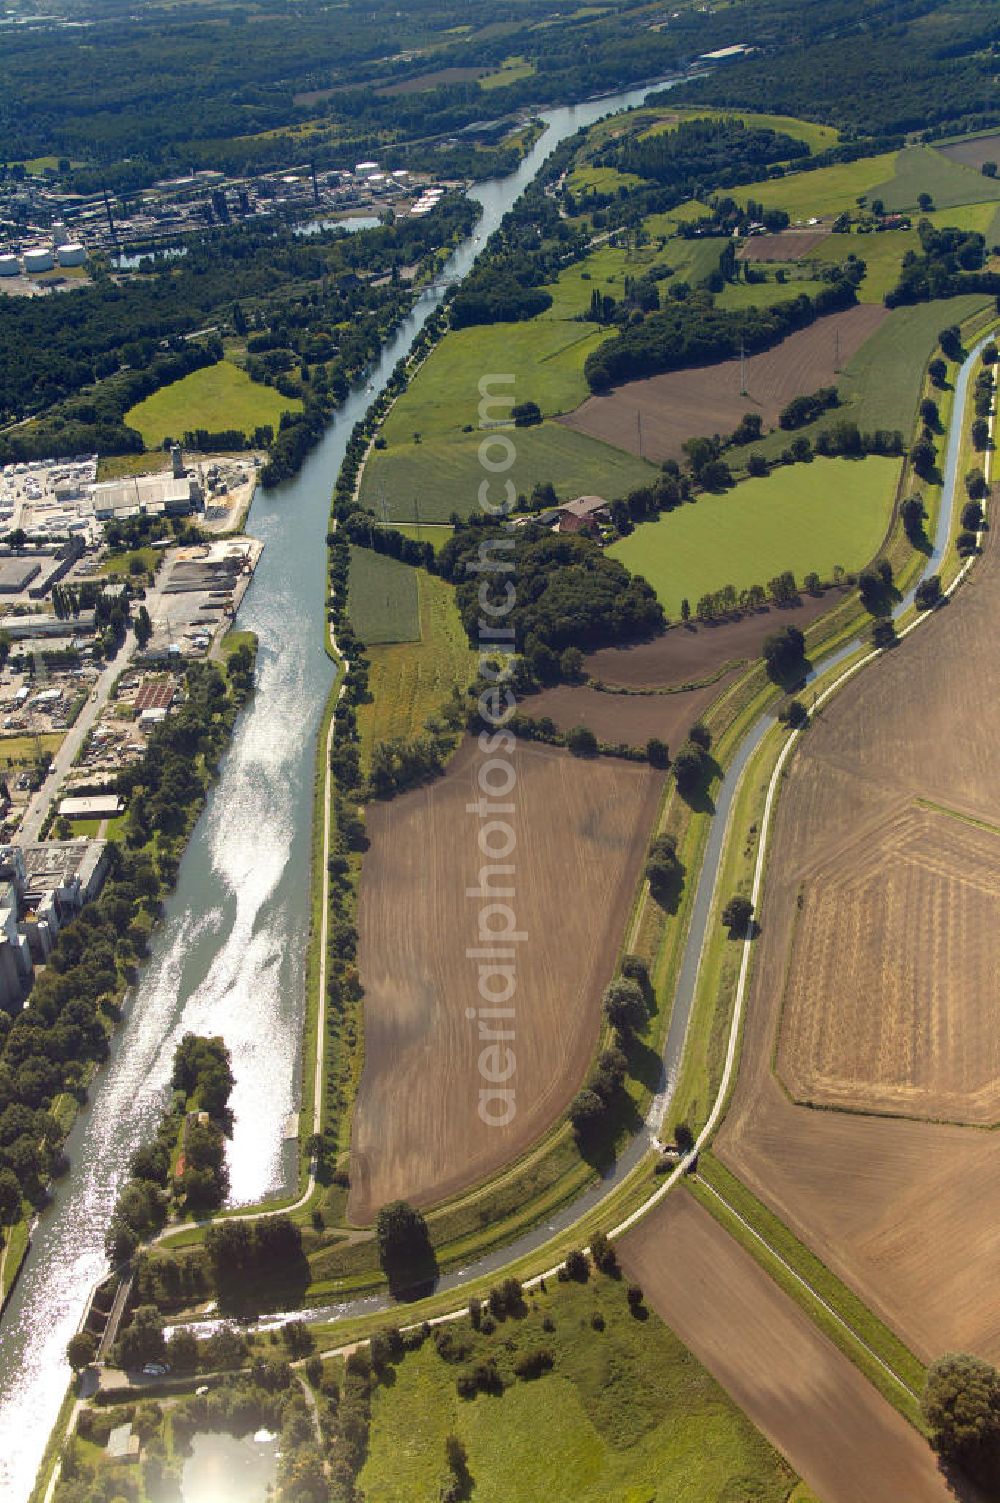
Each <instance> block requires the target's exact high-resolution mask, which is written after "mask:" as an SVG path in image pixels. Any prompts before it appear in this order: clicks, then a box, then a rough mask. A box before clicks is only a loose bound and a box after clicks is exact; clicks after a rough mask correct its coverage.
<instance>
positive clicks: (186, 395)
mask: <svg viewBox="0 0 1000 1503" xmlns="http://www.w3.org/2000/svg"><path fill="white" fill-rule="evenodd" d="M301 407H302V403H301V402H300V401H299V399H298V397H283V396H282V395H281V394H280V392H277V391H275V390H274V388H273V387H271V386H261V385H259V384H258V383H257V382H256V381H251V380H250V377H249V376H248V375H247V374H246V372H245V371H242V370H240V368H239V366H237V365H233V364H232V363H231V362H230V361H228V360H220V361H219V362H218V364H217V365H208V366H205V367H204V368H203V369H202V370H198V371H192V372H191V374H190V375H189V376H184V377H182V379H181V380H180V381H173V382H171V384H170V385H169V386H161V387H160V390H159V391H154V392H153V394H152V396H150V397H146V398H145V399H144V400H143V401H142V402H139V403H137V405H136V406H135V407H130V408H129V410H128V412H127V413H126V414H125V423H126V425H127V426H128V427H129V428H134V429H135V430H136V432H137V433H140V434H141V435H142V441H143V443H144V444H145V445H146V448H147V449H156V448H159V447H160V445H161V444H162V443H163V440H164V439H165V438H174V439H177V441H178V442H179V441H180V439H181V437H182V436H183V434H184V433H186V432H188V431H189V430H193V429H195V428H206V429H207V430H208V431H209V433H220V432H222V431H223V429H226V428H237V429H239V430H240V432H242V433H246V434H251V433H253V430H254V429H255V428H258V427H261V426H263V425H264V424H266V423H270V425H271V427H272V428H274V429H275V431H277V427H278V423H279V421H280V419H281V414H282V413H283V412H298V411H300V410H301Z"/></svg>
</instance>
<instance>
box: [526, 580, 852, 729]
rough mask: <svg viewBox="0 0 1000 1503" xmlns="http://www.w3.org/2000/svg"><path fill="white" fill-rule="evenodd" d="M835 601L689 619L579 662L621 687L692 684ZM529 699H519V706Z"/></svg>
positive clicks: (834, 596)
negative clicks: (713, 621) (722, 618)
mask: <svg viewBox="0 0 1000 1503" xmlns="http://www.w3.org/2000/svg"><path fill="white" fill-rule="evenodd" d="M840 599H841V595H840V592H839V591H837V590H827V591H826V593H825V594H823V595H803V596H802V601H801V604H799V605H791V606H788V607H784V606H781V607H779V606H771V607H769V608H768V609H767V610H764V611H755V612H754V613H753V614H752V615H749V616H742V617H740V619H739V620H736V621H720V622H719V623H718V624H717V625H714V626H713V625H711V624H709V623H701V622H689V623H688V625H687V626H674V627H671V628H670V630H669V631H666V632H664V633H663V635H662V636H659V637H653V638H652V639H651V640H650V641H648V642H639V643H637V644H636V646H634V647H602V648H600V650H599V651H597V652H591V653H588V654H587V657H586V659H585V663H584V666H585V668H586V670H587V672H588V674H589V675H590V677H591V678H594V679H600V680H601V681H602V683H605V684H617V685H619V686H621V687H622V688H626V689H649V688H655V687H669V686H670V685H671V684H688V683H697V682H698V681H699V679H702V678H706V677H707V676H708V675H709V674H712V673H715V672H717V671H718V669H720V668H722V667H723V666H724V665H725V664H726V663H735V662H739V661H741V660H744V659H747V658H755V657H759V656H760V652H761V648H762V647H763V645H764V638H765V637H766V636H768V635H770V633H771V632H773V631H778V630H779V629H780V628H781V627H782V626H798V627H800V628H801V630H803V631H804V630H805V629H806V627H807V626H808V625H809V623H810V622H812V621H815V620H816V618H817V617H818V616H821V615H822V614H823V612H824V611H829V610H832V609H833V607H834V606H835V605H836V604H838V602H839V601H840ZM534 702H536V701H532V700H525V705H526V706H527V705H530V704H532V703H534ZM525 713H530V711H528V710H526V711H525Z"/></svg>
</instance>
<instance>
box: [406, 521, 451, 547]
mask: <svg viewBox="0 0 1000 1503" xmlns="http://www.w3.org/2000/svg"><path fill="white" fill-rule="evenodd" d="M395 530H396V531H397V532H401V533H402V534H403V536H404V538H411V539H412V540H413V542H415V543H430V545H431V547H432V548H433V550H434V552H435V553H440V552H441V549H442V548H443V547H444V545H445V543H446V542H447V541H448V539H449V538H450V537H451V535H452V533H453V532H454V528H453V527H450V526H449V525H448V523H447V522H436V523H434V524H432V525H428V526H425V525H424V524H423V523H422V522H397V523H396V524H395Z"/></svg>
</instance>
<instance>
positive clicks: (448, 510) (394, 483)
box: [361, 391, 657, 523]
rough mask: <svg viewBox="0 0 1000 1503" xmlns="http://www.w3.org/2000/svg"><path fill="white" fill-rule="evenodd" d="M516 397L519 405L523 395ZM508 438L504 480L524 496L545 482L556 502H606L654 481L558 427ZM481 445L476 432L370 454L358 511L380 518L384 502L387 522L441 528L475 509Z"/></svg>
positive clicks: (618, 454) (629, 460)
mask: <svg viewBox="0 0 1000 1503" xmlns="http://www.w3.org/2000/svg"><path fill="white" fill-rule="evenodd" d="M519 395H521V394H520V393H519ZM523 396H524V398H525V399H527V398H528V396H529V392H528V391H525V392H524V393H523ZM633 421H634V420H633ZM511 438H512V441H513V443H514V445H515V447H516V449H517V459H516V461H515V463H514V465H513V467H512V468H511V470H510V471H509V475H510V478H511V479H512V480H513V482H514V485H515V486H516V488H517V490H518V492H521V493H524V494H525V495H527V494H528V493H529V492H530V491H531V489H532V487H533V486H534V485H535V484H536V482H540V481H545V480H551V481H552V484H553V485H554V486H555V488H556V492H557V494H558V495H559V496H560V498H561V499H562V500H567V501H568V500H572V499H573V498H574V497H575V496H589V495H599V496H605V497H607V498H608V499H609V500H612V499H614V498H615V497H616V496H625V495H627V494H628V492H629V491H631V490H635V489H636V488H637V487H638V486H640V485H649V484H650V483H651V481H652V480H654V479H655V477H656V474H657V471H656V469H655V468H654V466H653V465H651V464H647V463H646V462H645V461H644V460H642V459H638V458H636V457H635V456H634V455H632V454H628V453H626V452H624V451H623V450H621V449H616V448H612V447H611V445H609V444H606V443H601V442H600V441H599V440H597V439H594V438H590V437H588V436H587V435H586V434H584V433H574V432H573V431H571V430H570V429H569V428H566V427H563V426H562V425H561V424H559V423H548V422H547V423H542V424H541V425H539V426H538V427H534V428H517V429H514V430H512V432H511ZM481 442H482V434H481V433H479V432H476V433H468V434H465V433H460V434H457V435H456V436H455V437H454V438H436V439H433V440H431V441H428V442H423V443H420V444H396V445H393V446H392V447H391V448H388V449H385V450H383V451H381V452H380V453H379V452H376V453H374V454H373V455H372V456H371V459H370V461H369V463H368V464H367V465H366V466H365V472H364V479H363V481H362V484H361V502H362V505H364V506H369V507H371V508H373V509H374V510H376V511H377V512H379V514H381V505H382V500H383V497H384V499H385V503H386V510H387V512H388V515H389V519H390V520H392V521H394V522H395V521H400V522H417V521H418V520H419V521H420V522H421V523H426V522H447V521H448V519H449V518H450V517H451V514H452V512H458V514H459V515H460V516H468V515H469V513H470V512H472V511H475V510H476V509H477V508H478V505H479V501H478V496H479V486H480V484H481V483H482V480H483V478H484V471H483V467H482V465H481V463H480V460H479V445H480V443H481ZM493 494H494V495H502V494H503V491H502V490H497V491H494V492H493Z"/></svg>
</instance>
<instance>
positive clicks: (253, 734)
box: [0, 85, 661, 1503]
mask: <svg viewBox="0 0 1000 1503" xmlns="http://www.w3.org/2000/svg"><path fill="white" fill-rule="evenodd" d="M655 87H661V85H658V86H655ZM648 92H649V89H648V88H642V89H632V90H628V91H626V92H624V93H620V94H614V95H609V96H607V97H605V98H601V99H595V100H588V101H586V102H585V103H583V104H580V105H576V106H572V107H568V108H565V109H558V110H551V111H548V112H546V113H545V114H544V115H543V116H542V118H543V119H544V120H545V122H546V125H547V129H546V131H545V132H544V134H543V135H542V136H541V137H540V139H539V140H538V142H536V144H535V146H534V147H533V148H532V150H531V151H530V152H529V153H528V154H527V156H526V157H525V159H524V161H523V162H522V163H521V164H520V166H519V167H518V168H517V170H516V171H515V172H513V173H511V174H510V175H509V176H508V177H505V178H500V179H496V180H494V181H492V182H488V183H482V184H479V185H478V186H477V187H475V188H474V189H473V190H472V191H471V196H472V197H474V198H475V199H476V200H477V201H478V202H479V203H480V204H481V205H482V208H483V214H482V217H481V219H480V221H479V223H478V225H477V226H476V227H475V230H474V231H473V234H472V235H471V236H470V237H469V238H468V239H466V240H465V241H464V242H463V243H462V244H461V245H460V246H459V247H458V248H457V249H456V251H455V252H454V253H453V255H452V256H451V257H450V259H449V262H448V264H447V266H446V267H445V270H444V273H443V275H444V277H445V278H447V279H448V280H454V279H456V278H460V277H462V276H464V275H465V274H466V272H467V271H468V270H469V268H470V266H471V265H472V262H473V260H474V259H475V257H476V255H477V254H478V252H479V250H480V248H481V243H482V242H483V241H485V239H486V238H487V237H488V236H489V235H490V234H491V233H492V232H493V230H494V229H496V227H497V226H498V225H499V223H500V220H501V219H502V217H503V215H504V214H505V213H506V212H507V210H508V209H509V208H510V207H511V205H512V204H513V203H514V201H515V199H516V198H517V197H518V195H519V194H520V193H521V192H522V190H523V189H524V188H525V186H526V185H527V184H528V183H529V182H530V181H531V179H532V178H533V177H534V176H535V175H536V173H537V172H538V170H539V168H540V167H541V165H542V163H543V161H544V160H545V158H546V157H547V156H548V154H549V153H550V152H551V151H552V149H553V147H555V146H556V145H557V144H558V142H560V141H561V140H563V139H565V137H566V136H568V135H571V134H572V133H573V132H574V131H576V130H578V129H579V128H580V127H581V126H586V125H591V124H593V122H594V121H595V120H598V119H600V118H601V116H602V115H606V114H609V113H612V112H616V111H619V110H624V109H630V108H632V107H633V106H635V105H637V104H641V103H642V101H643V99H644V98H645V96H646V94H647V93H648ZM441 296H442V294H441V292H440V291H435V292H428V293H425V294H423V295H422V296H421V298H420V299H419V300H418V302H417V304H416V307H415V308H414V311H413V313H412V314H411V315H410V316H409V318H407V319H406V320H405V322H404V323H403V324H402V325H401V327H400V328H399V330H398V331H397V332H396V334H395V335H394V337H393V338H392V339H391V340H390V341H389V343H388V344H387V345H386V347H385V349H384V350H383V353H382V356H381V359H380V360H379V362H378V365H377V366H376V367H375V368H374V369H373V370H372V372H370V373H369V376H368V378H367V381H366V382H365V383H363V384H362V385H360V386H359V387H358V389H357V390H356V391H355V392H353V393H352V395H351V396H350V397H349V399H348V401H347V402H346V403H345V405H344V407H343V408H342V409H341V410H340V411H339V413H338V414H337V417H336V420H335V422H334V423H333V424H332V425H331V427H330V428H329V429H328V430H327V433H326V434H325V436H324V438H323V441H322V442H321V443H320V445H319V446H318V447H317V449H316V450H315V451H314V452H313V454H312V455H311V456H310V457H309V459H308V460H307V462H306V464H305V465H304V466H303V468H302V470H301V471H300V473H299V474H298V475H297V476H296V478H295V479H294V480H293V481H290V482H289V483H288V484H287V485H284V486H279V487H276V488H274V489H271V490H263V489H261V490H258V492H257V495H256V496H255V498H254V502H253V506H252V508H251V510H250V515H249V518H248V521H247V531H248V532H249V533H250V534H251V535H252V536H254V537H258V538H260V539H261V540H262V541H263V543H264V544H265V547H264V553H263V556H262V558H261V562H260V564H259V565H258V568H257V572H256V575H255V577H254V580H253V583H252V585H251V587H250V589H249V590H248V592H247V595H246V597H245V599H244V602H243V605H242V607H241V609H240V614H239V622H238V624H239V625H240V626H241V627H242V628H244V629H247V630H251V631H254V632H256V633H257V636H258V640H259V650H258V659H257V691H256V694H255V696H254V699H253V701H252V703H251V705H250V706H249V708H248V709H247V710H246V711H245V712H244V714H243V716H242V718H241V721H240V723H239V725H238V728H237V731H236V735H235V737H234V740H233V744H232V746H231V748H230V751H229V753H228V755H227V756H226V758H225V760H224V763H223V766H222V769H221V774H220V777H219V780H218V782H217V783H216V785H215V787H214V789H213V790H212V793H211V796H210V798H209V801H208V806H207V808H206V810H205V812H204V814H203V815H202V818H201V820H200V821H199V823H198V826H197V828H196V829H195V832H194V835H193V837H192V839H191V842H190V844H189V846H188V849H187V852H186V853H185V856H184V859H183V861H182V863H181V869H180V874H179V880H178V884H177V889H176V891H175V892H174V894H173V895H172V897H171V898H170V900H169V902H168V903H167V905H166V914H165V921H164V923H163V924H162V925H161V927H160V928H159V929H158V931H157V933H156V935H155V936H154V940H153V944H152V952H151V956H150V959H149V961H148V962H147V964H146V966H145V968H144V971H143V974H142V977H141V979H140V981H139V984H138V986H137V987H136V989H135V995H134V997H133V999H132V1001H131V1004H130V1007H129V1010H128V1013H127V1016H126V1018H125V1020H124V1022H123V1024H122V1026H121V1028H120V1030H119V1032H118V1034H117V1037H116V1039H115V1043H114V1047H113V1050H112V1056H111V1059H110V1061H109V1063H108V1065H107V1066H106V1067H105V1068H104V1070H102V1072H101V1074H100V1075H99V1076H98V1078H97V1079H96V1080H95V1082H94V1084H93V1087H92V1090H91V1097H90V1101H89V1103H88V1105H87V1106H86V1107H85V1109H84V1110H83V1111H82V1112H81V1113H80V1116H79V1118H78V1120H77V1123H76V1126H75V1127H74V1130H73V1132H72V1134H71V1135H70V1138H69V1141H68V1144H67V1151H68V1153H69V1156H70V1161H71V1165H72V1168H71V1172H70V1174H69V1176H68V1177H67V1178H66V1179H65V1180H64V1181H63V1182H62V1183H61V1184H60V1185H59V1186H58V1188H57V1190H56V1195H55V1200H54V1202H53V1204H52V1206H51V1207H50V1208H49V1209H48V1210H47V1211H46V1212H45V1213H44V1214H43V1215H42V1216H41V1217H40V1219H39V1223H38V1226H37V1228H36V1230H35V1234H34V1238H33V1245H32V1250H31V1253H30V1254H29V1257H28V1259H27V1262H26V1263H25V1266H24V1268H23V1270H22V1273H21V1278H20V1280H19V1282H18V1285H17V1288H16V1289H15V1291H14V1294H13V1297H12V1299H11V1301H10V1303H9V1305H8V1307H7V1309H6V1311H5V1313H4V1315H3V1318H2V1324H0V1499H2V1500H3V1503H24V1500H26V1499H27V1498H28V1496H29V1494H30V1492H31V1489H32V1486H33V1484H34V1479H35V1474H36V1472H37V1469H38V1465H39V1463H40V1461H41V1457H42V1452H43V1450H44V1449H45V1445H46V1442H47V1440H48V1436H49V1432H50V1430H51V1428H52V1425H53V1423H54V1421H55V1418H56V1414H57V1412H58V1410H59V1406H60V1404H61V1402H62V1398H63V1395H64V1393H65V1391H66V1383H67V1380H68V1378H69V1368H68V1366H67V1364H66V1361H65V1349H66V1342H67V1341H68V1339H69V1337H70V1336H71V1335H72V1334H73V1332H74V1331H75V1329H76V1327H77V1325H78V1323H79V1320H80V1318H81V1316H82V1314H83V1311H84V1308H85V1306H86V1301H87V1297H88V1295H89V1292H90V1289H91V1288H92V1286H93V1285H94V1283H95V1282H96V1281H97V1280H98V1279H99V1278H100V1277H101V1275H102V1274H103V1273H104V1271H105V1269H106V1266H107V1265H106V1260H105V1257H104V1250H103V1244H104V1233H105V1229H106V1227H107V1223H108V1219H109V1216H110V1213H111V1209H112V1207H113V1205H114V1201H115V1197H116V1196H117V1193H118V1190H119V1187H120V1186H121V1184H122V1181H123V1179H124V1177H125V1174H126V1171H127V1168H128V1161H129V1158H130V1157H131V1154H132V1152H133V1151H134V1149H135V1147H136V1145H137V1144H138V1143H139V1142H141V1141H142V1139H143V1138H144V1137H145V1136H147V1134H148V1133H149V1131H150V1129H151V1128H152V1126H153V1124H154V1122H155V1120H156V1117H157V1115H158V1113H159V1112H160V1110H161V1109H162V1105H163V1101H164V1093H165V1087H166V1083H167V1080H168V1078H169V1073H170V1061H171V1057H172V1055H173V1051H174V1047H175V1045H176V1043H177V1040H178V1039H179V1038H180V1037H181V1035H182V1034H183V1033H185V1032H186V1031H188V1030H194V1031H196V1032H199V1033H208V1034H222V1035H223V1037H224V1038H225V1040H226V1043H227V1044H228V1046H229V1048H230V1050H231V1051H232V1056H233V1070H234V1073H235V1076H236V1086H235V1089H234V1091H233V1096H232V1107H233V1111H234V1117H235V1121H234V1128H233V1137H232V1142H231V1144H230V1147H229V1166H230V1177H231V1183H232V1194H231V1199H232V1202H233V1203H234V1204H248V1203H250V1202H253V1201H257V1200H261V1199H263V1198H265V1197H267V1196H270V1195H274V1194H276V1193H280V1192H281V1191H282V1190H284V1189H287V1188H289V1187H290V1186H291V1184H292V1182H293V1180H294V1173H295V1152H294V1145H293V1144H292V1143H291V1142H290V1141H288V1140H286V1138H285V1133H286V1131H287V1125H288V1122H289V1119H290V1117H291V1115H292V1113H293V1112H294V1111H295V1110H296V1107H297V1100H298V1090H299V1073H300V1049H301V1035H302V1019H303V1010H304V1001H305V999H304V971H305V948H306V940H307V936H308V927H309V907H310V893H309V862H310V833H311V831H310V823H311V813H312V790H313V772H314V766H315V751H316V733H317V729H318V726H319V721H320V717H321V714H322V711H323V706H324V703H325V701H326V698H327V695H328V693H329V689H330V686H331V682H332V665H331V663H330V661H329V659H328V658H327V657H326V655H325V653H324V651H323V645H322V624H323V614H324V598H325V592H326V550H325V547H324V545H323V538H324V536H325V533H326V526H327V517H328V513H329V506H330V497H331V493H332V490H333V484H334V481H335V479H336V476H337V472H338V470H339V468H340V464H341V460H342V459H343V455H344V448H345V445H346V441H347V439H348V438H349V436H350V433H351V429H352V427H353V426H354V424H355V422H357V421H358V419H359V418H361V417H362V416H363V414H364V412H365V410H366V409H367V407H368V404H369V403H370V402H371V400H372V398H373V396H374V394H375V392H377V391H378V390H380V389H381V388H382V386H383V385H384V384H385V382H386V381H387V379H388V377H389V375H390V373H391V371H392V369H393V367H394V365H395V364H396V362H397V360H398V359H399V357H400V356H401V355H403V354H404V353H405V352H406V351H407V350H408V349H409V347H410V344H411V342H412V340H413V337H414V335H415V334H416V332H417V330H418V328H419V327H420V325H421V324H422V323H423V322H424V320H425V319H426V318H427V316H428V315H429V314H430V313H431V312H432V311H433V309H434V308H435V307H436V306H437V305H438V303H439V302H440V300H441Z"/></svg>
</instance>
